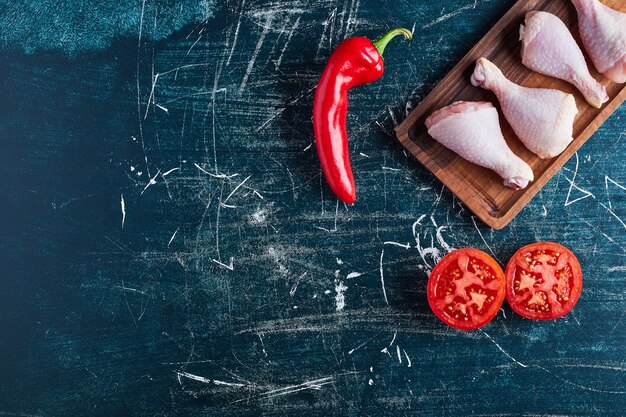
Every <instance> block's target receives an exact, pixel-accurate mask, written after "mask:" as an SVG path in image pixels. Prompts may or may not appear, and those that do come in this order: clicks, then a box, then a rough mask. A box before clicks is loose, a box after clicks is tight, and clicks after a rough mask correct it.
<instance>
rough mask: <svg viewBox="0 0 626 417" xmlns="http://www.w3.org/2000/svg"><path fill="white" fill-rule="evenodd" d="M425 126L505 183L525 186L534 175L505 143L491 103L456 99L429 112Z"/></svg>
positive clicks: (512, 186)
mask: <svg viewBox="0 0 626 417" xmlns="http://www.w3.org/2000/svg"><path fill="white" fill-rule="evenodd" d="M426 128H427V129H428V133H429V134H430V136H432V137H433V138H434V139H435V140H436V141H437V142H439V143H441V144H442V145H443V146H445V147H446V148H448V149H450V150H451V151H454V152H456V153H457V154H458V155H460V156H461V157H463V158H465V159H466V160H468V161H469V162H472V163H474V164H476V165H480V166H482V167H485V168H488V169H491V170H493V171H495V172H496V173H497V174H498V175H500V176H501V177H502V178H504V185H505V186H506V187H510V188H513V189H516V190H518V189H522V188H526V186H527V185H528V183H529V182H531V181H532V180H533V179H534V175H533V171H532V169H531V168H530V166H529V165H528V164H527V163H526V162H524V161H523V160H522V159H521V158H519V157H518V156H517V155H515V154H514V153H513V151H511V148H509V146H508V145H507V144H506V141H505V140H504V137H503V136H502V130H501V129H500V121H499V118H498V111H497V110H496V109H495V107H493V104H491V103H488V102H467V101H458V102H456V103H453V104H451V105H449V106H447V107H444V108H442V109H440V110H437V111H435V112H434V113H432V114H431V115H430V116H429V117H428V119H426Z"/></svg>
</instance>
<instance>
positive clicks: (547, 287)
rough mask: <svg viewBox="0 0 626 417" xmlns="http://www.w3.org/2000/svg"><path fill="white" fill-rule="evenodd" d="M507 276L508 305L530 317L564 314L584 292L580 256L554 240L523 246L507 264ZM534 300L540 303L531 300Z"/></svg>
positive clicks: (539, 318) (552, 318)
mask: <svg viewBox="0 0 626 417" xmlns="http://www.w3.org/2000/svg"><path fill="white" fill-rule="evenodd" d="M548 258H549V259H548ZM529 260H530V262H529ZM505 275H506V299H507V301H508V302H509V305H510V306H511V308H512V309H513V311H515V312H516V313H517V314H519V315H520V316H523V317H526V318H529V319H534V320H554V319H558V318H559V317H563V316H564V315H566V314H567V313H569V312H570V311H571V310H572V308H574V305H576V303H577V302H578V299H579V298H580V294H581V292H582V276H583V274H582V270H581V268H580V263H579V262H578V259H577V258H576V256H575V255H574V254H573V253H572V251H570V250H569V249H568V248H566V247H565V246H562V245H559V244H558V243H554V242H538V243H532V244H530V245H526V246H524V247H522V248H520V249H519V250H518V251H517V252H515V254H514V255H513V257H512V258H511V260H510V261H509V263H508V264H507V266H506V270H505ZM544 283H545V284H544ZM560 287H563V288H560ZM559 291H560V292H559ZM533 300H537V302H534V303H530V301H533ZM540 304H541V305H540ZM531 306H536V307H531Z"/></svg>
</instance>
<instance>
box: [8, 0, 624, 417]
mask: <svg viewBox="0 0 626 417" xmlns="http://www.w3.org/2000/svg"><path fill="white" fill-rule="evenodd" d="M114 3H115V4H114ZM514 3H515V0H448V1H445V2H444V1H435V0H421V1H408V0H403V1H399V0H315V1H312V0H274V1H268V0H221V1H219V2H216V1H211V0H207V1H204V0H202V1H192V0H184V1H182V0H181V1H176V2H174V1H171V0H145V1H143V0H142V1H133V2H105V1H104V2H103V1H100V2H95V1H92V2H86V1H83V0H80V1H79V0H68V1H66V2H59V1H56V0H20V1H13V2H12V1H5V2H0V22H2V25H0V28H1V29H0V45H1V47H0V51H1V52H2V57H3V58H2V59H1V60H0V75H1V77H0V417H34V416H37V417H55V416H59V417H74V416H81V417H82V416H94V417H100V416H101V417H113V416H115V417H117V416H123V417H170V416H172V417H178V416H181V417H182V416H193V417H257V416H264V417H292V416H302V417H305V416H306V417H308V416H314V417H316V416H320V417H343V416H348V417H391V416H394V417H395V416H407V417H415V416H425V417H448V416H450V417H452V416H454V417H459V416H472V417H557V416H558V417H607V416H610V417H623V416H624V410H625V409H626V379H625V375H626V361H625V358H626V347H625V346H626V313H625V311H626V291H625V286H624V283H625V282H626V281H625V278H626V166H625V164H624V155H626V125H625V123H624V121H625V120H626V106H624V105H622V106H621V107H620V108H618V109H617V110H616V112H615V113H614V114H613V115H612V116H611V117H609V119H608V120H607V121H606V122H605V123H604V124H603V125H602V126H601V127H600V128H599V129H598V130H597V132H596V133H595V134H594V135H593V136H592V138H591V139H590V140H588V141H587V143H586V144H585V146H583V147H581V148H580V149H579V150H578V151H577V152H576V153H575V154H574V156H573V157H572V158H571V159H570V160H569V161H568V162H567V163H566V164H565V165H564V166H563V168H562V169H561V170H559V171H558V173H557V174H556V175H555V176H554V177H553V178H552V180H550V181H548V183H547V184H546V185H545V186H544V187H543V188H542V189H541V191H539V193H538V194H537V196H536V197H535V198H534V199H533V200H532V201H531V202H530V203H529V204H528V205H527V206H526V207H525V208H524V209H523V210H522V212H521V213H520V214H519V215H518V216H516V217H515V219H514V220H513V221H512V222H511V223H510V224H509V226H508V227H506V228H504V229H502V230H494V229H492V228H490V227H488V226H486V225H484V224H482V222H481V221H480V219H478V218H477V217H476V216H475V215H474V214H472V213H471V212H470V211H469V210H468V209H467V207H466V206H464V205H463V204H462V203H460V201H459V200H458V199H457V198H456V197H455V196H454V194H452V193H451V192H450V191H449V190H448V189H447V188H446V187H445V186H444V185H443V184H442V183H441V182H440V181H439V180H438V179H437V178H436V177H435V176H434V175H433V174H432V173H431V172H430V171H429V170H428V169H426V168H425V167H424V166H423V165H422V164H421V163H420V162H419V161H417V160H416V159H415V158H414V157H413V156H412V155H411V154H410V153H409V152H408V151H406V150H405V149H404V148H403V146H402V145H401V144H400V143H399V141H398V140H397V139H396V137H395V132H394V129H395V128H396V127H397V126H398V124H399V123H401V122H402V120H403V119H404V118H406V117H407V115H408V113H409V112H410V110H411V109H413V108H414V107H416V106H417V105H418V104H419V103H420V102H422V101H423V100H424V98H425V97H426V96H427V95H428V94H429V93H430V92H431V91H432V90H433V88H435V86H436V85H437V84H439V81H440V80H441V79H442V78H443V77H444V76H445V75H446V74H448V73H449V72H450V71H451V70H452V68H453V67H454V66H455V65H456V64H457V63H458V62H459V60H461V59H462V58H463V56H465V55H466V54H467V52H468V51H469V50H470V49H471V48H472V47H473V46H474V45H476V43H477V42H478V41H479V40H480V39H481V38H482V37H483V36H484V35H485V34H486V33H487V32H488V31H489V30H490V29H491V28H492V27H493V26H494V25H495V24H496V23H497V22H498V21H499V20H500V19H501V18H502V16H503V15H504V14H505V13H506V12H507V11H508V10H509V9H510V8H511V7H512V6H513V5H514ZM26 6H28V7H26ZM398 26H406V27H408V28H409V29H411V28H413V26H415V37H414V39H413V41H411V42H406V41H402V40H400V39H397V40H394V42H393V43H392V44H390V45H389V46H388V47H387V49H386V52H385V74H384V75H383V77H382V78H381V79H380V80H378V81H377V82H376V83H372V84H370V85H364V86H361V87H359V88H357V89H354V90H353V91H351V92H350V97H349V98H350V107H349V113H348V132H349V147H350V156H351V158H352V165H353V169H354V174H355V180H356V185H357V202H356V204H354V205H351V206H344V205H343V204H341V202H338V201H337V199H336V198H334V196H333V194H332V192H331V190H330V189H329V188H328V186H327V185H326V184H325V182H324V181H323V178H322V177H321V172H320V165H319V160H318V157H317V153H316V150H315V145H314V143H313V142H314V141H313V129H312V123H311V116H312V103H313V92H314V90H315V87H316V84H317V82H318V79H319V76H320V74H321V72H322V70H323V68H324V65H325V62H326V60H327V59H328V57H329V56H330V54H331V52H332V50H333V49H334V48H335V47H336V46H337V44H338V43H339V42H340V41H341V40H342V39H344V38H346V37H348V36H353V35H359V36H360V35H363V36H367V37H369V38H370V39H375V38H377V37H378V36H380V35H381V34H383V33H384V32H385V31H387V30H388V29H390V28H394V27H398ZM23 34H25V35H23ZM503 36H504V35H503ZM469 67H470V66H469V63H468V67H467V70H468V71H469ZM467 75H468V76H469V74H467ZM485 94H486V95H487V93H486V92H485ZM542 240H548V241H557V242H559V243H561V244H563V245H565V246H567V247H569V248H571V249H572V250H573V251H574V253H575V254H576V255H577V257H578V258H579V259H580V262H581V265H582V269H583V273H584V288H583V292H582V295H581V297H580V300H579V301H578V304H577V305H576V307H575V309H574V310H573V312H572V313H571V314H568V315H567V316H565V317H564V318H562V319H560V320H556V321H551V322H537V321H532V320H526V319H524V318H522V317H521V316H518V315H516V314H515V313H514V312H513V311H512V310H511V308H510V307H509V306H508V305H507V304H506V303H505V304H504V305H503V306H502V310H501V311H500V312H499V313H498V315H497V316H496V317H495V319H494V320H493V321H492V322H491V323H490V324H489V325H487V326H486V327H484V328H483V329H482V330H481V331H476V332H461V331H457V330H454V329H452V328H449V327H447V326H446V325H445V324H443V323H442V322H440V321H439V320H438V319H437V318H436V317H435V316H434V315H433V313H432V312H431V310H430V308H429V306H428V302H427V297H426V291H425V288H426V282H427V280H428V275H429V272H430V271H431V269H432V268H433V267H434V265H435V264H436V263H437V262H438V261H439V260H440V259H441V258H442V257H443V256H444V255H445V254H446V253H448V252H450V251H451V250H453V249H455V248H462V247H475V248H479V249H482V250H484V251H486V252H487V253H489V254H490V255H492V256H493V257H494V258H495V259H496V260H497V261H498V262H499V263H500V264H501V265H504V264H506V262H507V261H508V260H509V258H510V257H511V256H512V255H513V253H515V251H516V250H517V249H519V248H520V247H521V246H523V245H526V244H529V243H533V242H536V241H542Z"/></svg>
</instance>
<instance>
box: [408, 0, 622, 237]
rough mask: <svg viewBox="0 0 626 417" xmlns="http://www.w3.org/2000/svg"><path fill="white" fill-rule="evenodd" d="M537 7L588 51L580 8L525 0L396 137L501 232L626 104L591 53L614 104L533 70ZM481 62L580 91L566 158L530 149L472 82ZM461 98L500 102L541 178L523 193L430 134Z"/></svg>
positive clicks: (510, 137) (512, 139)
mask: <svg viewBox="0 0 626 417" xmlns="http://www.w3.org/2000/svg"><path fill="white" fill-rule="evenodd" d="M605 4H606V5H607V6H610V7H613V8H614V9H616V10H620V11H624V12H626V4H625V3H624V2H623V1H621V0H608V1H605ZM533 10H542V11H546V12H550V13H552V14H554V15H556V16H558V17H559V18H560V19H561V20H563V21H564V22H565V24H566V25H567V26H568V28H569V29H570V31H571V32H572V34H573V35H574V37H575V38H576V40H577V41H578V44H579V45H581V48H582V43H581V41H580V35H579V32H578V21H577V16H576V9H575V8H574V6H573V4H572V3H571V2H570V1H568V0H556V1H554V0H543V1H542V0H534V1H528V0H519V1H518V2H517V3H515V5H514V6H513V7H512V8H511V9H510V10H509V11H508V12H507V13H506V14H505V15H504V16H503V17H502V19H501V20H500V21H498V23H496V24H495V25H494V27H493V28H492V29H491V30H490V31H489V32H488V33H487V35H485V37H484V38H482V39H481V40H480V42H478V43H477V44H476V46H474V47H473V48H472V50H471V51H470V52H469V53H468V54H467V55H466V56H465V57H464V58H463V59H462V60H461V61H460V62H459V63H458V65H457V66H456V67H454V69H453V70H452V71H450V73H449V74H448V75H447V76H446V77H445V78H444V79H443V80H441V82H440V83H439V84H438V85H437V87H435V89H434V90H433V91H432V92H431V93H430V94H429V95H428V96H427V97H426V98H425V99H424V101H422V102H421V103H420V104H419V106H417V108H415V109H414V110H413V111H412V112H411V114H410V115H409V117H407V118H406V119H405V120H404V122H403V123H402V124H401V125H400V126H399V127H398V129H397V130H396V134H397V137H398V139H399V140H400V142H401V143H402V144H403V145H404V147H405V148H406V149H407V150H408V151H409V152H411V153H412V154H413V155H414V156H415V157H416V158H417V159H418V160H419V161H420V162H421V163H423V164H424V165H425V166H426V167H427V168H428V169H429V170H430V171H431V172H432V173H433V174H435V176H437V178H438V179H439V180H440V181H441V182H443V183H444V184H445V185H446V186H447V187H448V188H449V189H450V190H451V191H452V192H453V193H454V194H455V195H456V196H457V197H458V198H459V200H461V201H462V202H463V203H464V204H465V205H466V206H467V207H468V208H469V209H470V210H471V211H472V212H473V213H474V214H476V215H477V216H478V217H479V218H480V219H481V220H482V221H483V222H485V223H486V224H487V225H489V226H491V227H493V228H494V229H501V228H503V227H505V226H506V225H507V224H509V223H510V222H511V220H513V218H514V217H515V216H516V215H517V214H518V213H519V212H520V211H521V210H522V209H523V208H524V206H525V205H526V204H528V202H529V201H530V200H531V199H532V198H533V197H534V196H535V195H536V194H537V193H538V192H539V191H540V190H541V188H542V187H543V186H544V185H545V184H546V183H547V182H548V181H549V180H550V179H551V178H552V177H553V176H554V175H555V174H556V173H557V172H558V170H559V169H561V167H563V165H564V164H565V163H566V162H567V161H568V160H569V159H570V158H571V157H572V156H573V155H574V153H575V152H576V151H577V150H578V149H579V148H580V147H581V146H582V145H583V144H584V143H585V142H586V141H587V139H589V138H590V137H591V135H592V134H593V133H594V132H595V131H596V130H597V129H598V128H599V127H600V126H601V125H602V123H604V121H605V120H606V119H607V118H608V117H609V116H610V115H611V114H612V113H613V112H614V111H615V110H616V109H617V108H618V107H619V106H620V105H621V104H622V103H623V102H624V100H625V99H626V86H625V85H623V84H617V83H613V82H611V81H610V80H608V79H607V78H605V77H604V76H602V75H601V74H599V73H598V72H597V70H596V69H595V67H594V66H593V64H591V60H590V59H589V58H588V55H587V53H586V52H585V56H586V58H587V62H588V63H589V64H590V65H589V69H590V70H591V74H592V76H593V77H594V78H595V79H597V80H598V81H600V82H601V83H602V84H603V85H604V86H606V89H607V92H608V95H609V102H608V103H606V104H604V106H602V108H601V109H596V108H594V107H593V106H591V105H590V104H589V103H587V102H586V101H585V99H584V97H583V96H582V94H581V93H580V92H579V91H578V90H577V89H576V88H575V87H574V86H572V85H570V84H569V83H567V82H565V81H562V80H558V79H555V78H551V77H548V76H545V75H542V74H538V73H536V72H533V71H532V70H530V69H528V68H526V67H525V66H524V65H523V64H522V62H521V56H520V47H521V42H520V40H519V29H520V24H522V23H523V22H524V17H525V15H526V13H528V12H530V11H533ZM582 49H583V50H584V48H582ZM481 57H485V58H487V59H489V60H490V61H492V62H493V63H495V64H496V65H497V66H498V67H499V68H500V69H501V70H502V71H503V73H504V75H505V76H506V77H507V78H508V79H510V80H511V81H513V82H514V83H517V84H520V85H523V86H526V87H542V88H554V89H558V90H561V91H565V92H568V93H572V94H574V96H575V98H576V105H577V107H578V110H579V113H578V115H577V116H576V119H575V122H574V140H573V141H572V143H571V144H570V145H569V146H568V148H567V149H566V150H565V151H564V152H563V153H561V154H560V155H559V156H557V157H555V158H551V159H541V158H539V157H538V156H537V155H535V154H534V153H532V152H530V151H529V150H528V149H527V148H526V147H525V146H524V145H523V144H522V142H521V141H520V140H519V139H518V138H517V136H516V135H515V133H514V132H513V130H512V129H511V126H510V125H509V124H508V122H507V121H506V119H505V118H504V117H503V116H502V112H501V110H500V106H499V103H498V100H497V99H496V98H495V95H494V94H493V93H490V92H488V91H485V90H484V89H481V88H480V87H474V86H472V85H471V83H470V82H469V79H470V75H471V74H472V71H473V70H474V65H475V62H476V60H478V59H479V58H481ZM461 100H464V101H491V102H493V103H494V104H495V105H496V107H497V108H498V110H499V112H500V115H501V117H500V119H501V126H502V131H503V134H504V137H505V140H506V141H507V143H508V145H509V147H510V148H511V149H512V150H513V152H514V153H515V154H516V155H518V156H520V157H521V158H522V159H523V160H524V161H526V162H527V163H528V164H529V165H530V166H531V168H532V169H533V172H534V174H535V181H534V182H532V183H530V184H529V186H528V187H527V188H525V189H523V190H517V191H516V190H513V189H510V188H507V187H504V186H503V185H502V178H500V177H499V176H498V175H497V174H495V173H494V172H493V171H491V170H488V169H485V168H482V167H479V166H477V165H474V164H472V163H470V162H468V161H466V160H465V159H463V158H461V157H460V156H458V155H457V154H455V153H454V152H452V151H450V150H448V149H446V148H445V147H444V146H442V145H440V144H439V143H438V142H436V141H435V140H433V139H432V138H431V137H430V135H428V132H427V129H426V127H425V126H424V121H425V120H426V118H427V117H428V116H429V115H430V114H431V113H432V112H433V111H435V110H437V109H440V108H442V107H444V106H447V105H448V104H451V103H453V102H455V101H461Z"/></svg>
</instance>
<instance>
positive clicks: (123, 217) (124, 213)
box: [120, 194, 126, 229]
mask: <svg viewBox="0 0 626 417" xmlns="http://www.w3.org/2000/svg"><path fill="white" fill-rule="evenodd" d="M120 206H121V207H122V229H123V228H124V222H125V221H126V203H124V194H122V195H121V198H120Z"/></svg>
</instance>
